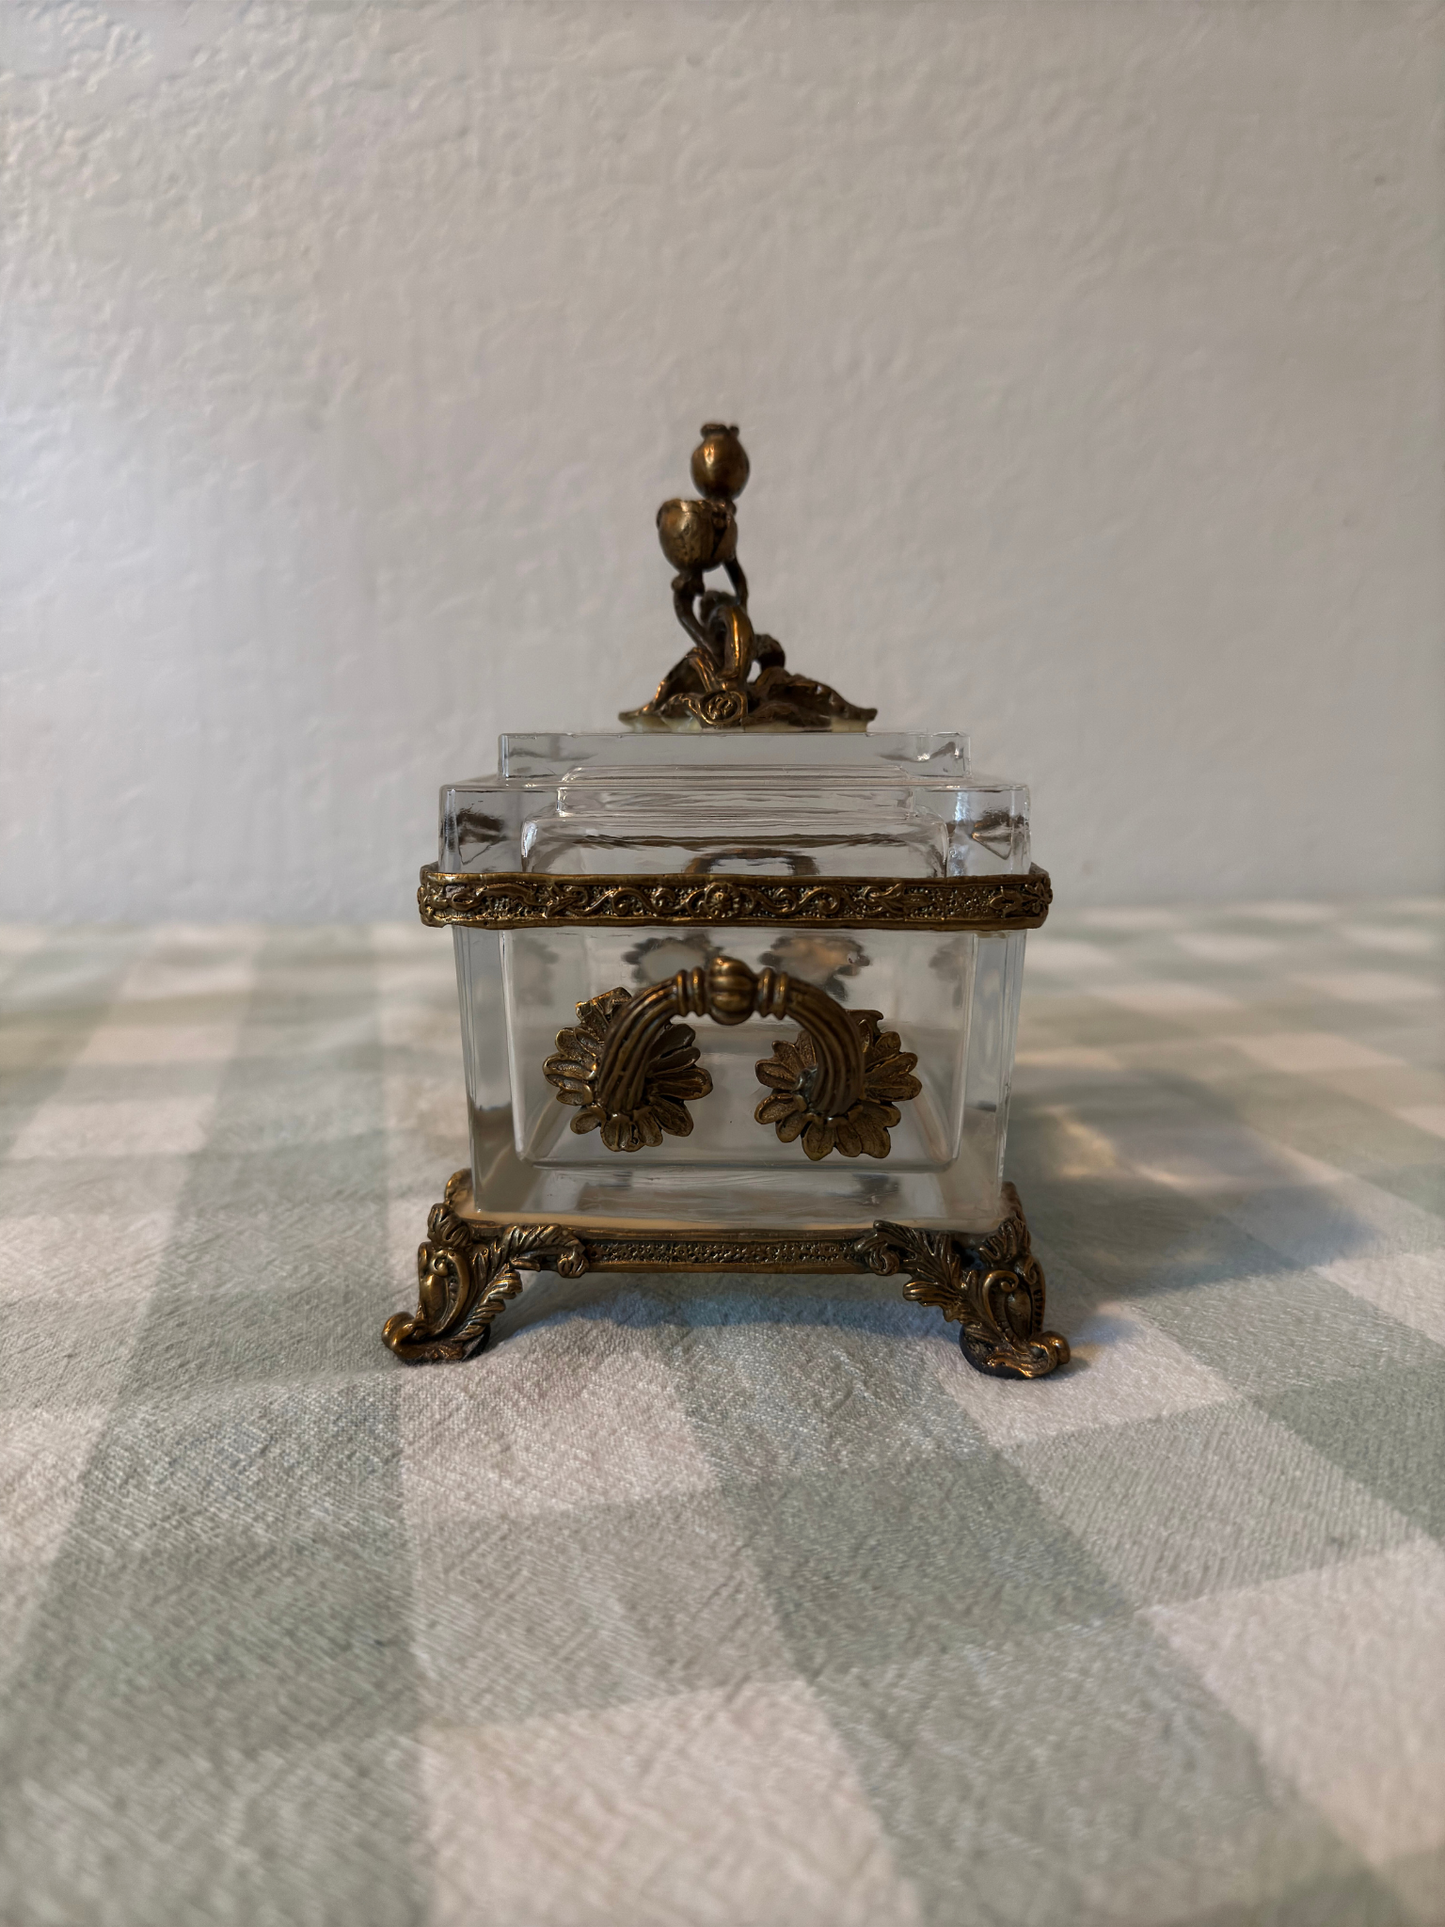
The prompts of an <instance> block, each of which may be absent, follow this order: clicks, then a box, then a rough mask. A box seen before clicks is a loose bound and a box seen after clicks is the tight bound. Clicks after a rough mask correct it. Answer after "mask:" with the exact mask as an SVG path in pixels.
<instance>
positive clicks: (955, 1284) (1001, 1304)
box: [859, 1184, 1069, 1378]
mask: <svg viewBox="0 0 1445 1927" xmlns="http://www.w3.org/2000/svg"><path fill="white" fill-rule="evenodd" d="M1003 1194H1004V1197H1005V1198H1006V1199H1007V1200H1008V1203H1009V1205H1010V1207H1011V1209H1010V1212H1009V1215H1008V1217H1006V1218H1005V1219H1004V1221H1003V1223H1002V1224H1001V1225H999V1227H998V1229H997V1230H996V1231H993V1232H991V1233H990V1234H989V1236H988V1237H987V1238H984V1239H981V1240H980V1239H975V1238H970V1237H968V1236H966V1235H965V1234H963V1233H961V1232H957V1231H916V1230H914V1229H913V1227H912V1226H910V1225H903V1224H888V1223H886V1222H882V1221H880V1222H879V1223H878V1224H876V1225H875V1226H874V1227H873V1231H872V1233H871V1235H870V1236H869V1237H867V1238H864V1239H862V1240H860V1246H859V1249H860V1252H861V1253H862V1254H863V1255H864V1259H865V1262H866V1263H867V1264H868V1266H869V1267H870V1269H871V1270H873V1271H876V1272H877V1273H878V1274H879V1275H880V1276H881V1277H889V1276H891V1275H892V1274H893V1273H894V1272H897V1271H900V1270H902V1271H907V1272H909V1273H910V1274H911V1276H910V1277H909V1280H908V1283H907V1284H906V1285H905V1286H904V1287H903V1293H904V1296H905V1297H907V1298H911V1299H912V1300H913V1302H914V1303H915V1304H916V1305H936V1306H937V1307H938V1309H939V1310H940V1311H941V1312H942V1313H943V1315H944V1317H945V1318H946V1319H947V1320H948V1321H949V1323H950V1324H956V1325H957V1326H958V1327H959V1333H958V1342H959V1344H960V1345H961V1346H962V1347H963V1355H964V1357H965V1358H966V1359H967V1360H968V1362H969V1364H970V1365H972V1366H974V1367H975V1368H976V1369H977V1370H978V1371H980V1372H985V1373H987V1374H989V1375H990V1376H991V1377H994V1378H1044V1377H1046V1376H1047V1375H1048V1374H1049V1373H1050V1372H1052V1371H1054V1370H1055V1369H1056V1368H1057V1367H1058V1366H1060V1365H1066V1364H1067V1363H1068V1359H1069V1345H1068V1340H1067V1339H1065V1338H1063V1337H1061V1336H1060V1334H1059V1333H1058V1332H1048V1331H1045V1330H1044V1329H1043V1323H1044V1272H1043V1267H1042V1265H1040V1263H1039V1261H1038V1259H1037V1258H1035V1257H1034V1255H1033V1252H1032V1251H1031V1250H1030V1248H1029V1227H1028V1223H1027V1221H1026V1220H1025V1218H1024V1212H1023V1206H1022V1204H1020V1202H1019V1194H1018V1192H1017V1191H1015V1189H1014V1187H1013V1186H1012V1185H1011V1184H1006V1185H1004V1187H1003Z"/></svg>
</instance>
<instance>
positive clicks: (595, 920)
mask: <svg viewBox="0 0 1445 1927" xmlns="http://www.w3.org/2000/svg"><path fill="white" fill-rule="evenodd" d="M1052 900H1053V891H1052V889H1051V887H1050V884H1049V873H1048V871H1047V870H1041V869H1040V868H1039V866H1038V865H1037V864H1034V865H1033V866H1032V867H1031V868H1030V870H1029V872H1028V874H1027V875H1026V876H1025V875H1022V874H1019V875H1011V876H991V877H740V876H686V875H682V874H680V873H676V872H663V873H660V874H657V875H651V876H622V875H610V876H532V875H528V874H526V873H524V872H520V871H499V870H492V871H472V870H441V869H438V868H437V866H436V864H434V863H428V864H427V865H426V866H425V868H424V869H423V870H422V873H421V888H420V889H419V890H418V891H417V905H418V908H419V909H420V911H421V920H422V922H423V923H428V924H432V925H434V926H437V927H441V926H444V925H446V924H460V925H463V926H466V927H470V928H472V929H478V930H531V929H537V928H541V927H550V928H554V929H555V928H557V927H558V926H561V925H566V924H576V925H584V926H586V925H608V924H610V925H620V926H624V927H625V926H628V925H638V924H700V925H713V926H716V925H722V924H734V925H739V924H755V925H767V924H793V925H802V926H810V925H814V926H820V927H827V928H829V929H834V930H973V931H980V932H1001V931H1009V930H1037V929H1038V928H1039V926H1040V924H1042V922H1043V921H1044V919H1045V917H1047V915H1048V914H1049V904H1050V903H1051V902H1052Z"/></svg>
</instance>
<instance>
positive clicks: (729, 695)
mask: <svg viewBox="0 0 1445 1927" xmlns="http://www.w3.org/2000/svg"><path fill="white" fill-rule="evenodd" d="M702 432H703V440H702V443H701V445H700V446H699V448H698V449H697V450H696V451H695V452H694V454H693V458H692V473H693V479H694V482H695V484H696V485H697V487H698V489H699V495H700V499H696V500H678V501H671V502H665V503H664V504H663V506H662V508H661V509H660V510H659V511H658V530H659V535H660V538H661V541H662V547H663V551H664V553H665V554H666V556H667V557H668V560H669V561H670V562H671V563H672V564H673V567H674V568H675V569H676V571H677V574H676V576H675V577H674V580H673V585H672V588H673V604H674V609H675V612H676V615H677V618H678V620H679V622H680V623H681V625H682V627H683V629H684V630H685V632H686V633H687V636H688V640H689V643H690V645H691V646H690V648H689V649H688V652H687V654H686V655H685V656H684V657H683V658H682V659H681V661H679V662H678V663H677V664H676V665H675V666H674V667H673V668H672V669H671V670H670V671H669V672H668V674H667V676H665V677H664V679H663V681H662V683H661V685H660V687H659V688H658V690H657V693H656V695H655V696H654V697H653V698H652V700H651V701H650V702H648V703H646V704H644V705H643V706H642V707H641V708H640V709H637V710H632V711H628V712H626V713H624V715H623V716H622V717H621V719H620V720H621V721H622V722H623V723H624V724H626V725H627V727H626V729H625V730H624V731H618V732H611V733H599V734H595V735H528V736H516V735H512V736H503V737H502V739H501V742H500V745H499V756H498V767H497V773H496V774H495V775H490V776H482V777H477V778H473V779H470V780H468V781H465V782H458V783H453V784H449V785H447V786H446V787H445V788H444V789H443V790H442V797H441V849H440V855H439V861H438V862H437V863H436V864H435V865H428V866H427V867H426V869H424V870H423V872H422V885H421V890H420V893H419V901H420V905H421V913H422V917H423V920H424V921H425V922H427V923H430V924H434V925H449V926H451V928H452V930H453V936H454V941H455V945H456V959H457V982H458V988H459V993H460V998H461V1018H462V1040H463V1052H464V1056H465V1063H466V1084H467V1100H468V1113H469V1119H470V1134H471V1159H472V1162H471V1168H470V1170H468V1171H459V1172H458V1173H457V1174H456V1175H455V1176H454V1177H453V1178H452V1179H451V1181H450V1183H449V1184H448V1185H447V1187H446V1197H445V1200H444V1202H443V1203H441V1204H439V1205H437V1206H435V1207H434V1209H433V1211H432V1213H431V1219H430V1222H429V1224H428V1227H427V1239H426V1242H425V1243H424V1244H423V1245H422V1246H421V1249H420V1252H419V1254H418V1271H419V1276H420V1296H419V1303H418V1307H417V1311H416V1313H415V1314H414V1315H408V1314H401V1313H399V1314H397V1316H395V1317H393V1318H392V1319H390V1320H389V1321H388V1322H387V1326H386V1332H385V1337H386V1342H387V1343H388V1344H389V1345H390V1346H391V1348H392V1349H393V1351H395V1352H396V1353H397V1354H398V1356H399V1357H401V1358H403V1359H406V1360H408V1361H413V1362H416V1361H424V1360H442V1359H458V1358H465V1357H467V1356H469V1355H471V1354H472V1353H474V1352H477V1351H479V1350H480V1349H482V1348H483V1347H484V1346H485V1345H486V1344H487V1343H488V1342H489V1341H490V1340H492V1339H494V1338H495V1337H497V1336H500V1335H502V1333H503V1332H504V1331H505V1330H506V1329H508V1328H509V1327H510V1326H512V1325H514V1324H515V1323H517V1322H518V1321H519V1318H520V1317H521V1316H522V1315H523V1312H522V1307H520V1306H515V1305H514V1302H513V1301H514V1300H516V1299H517V1298H518V1297H519V1295H520V1294H521V1293H522V1291H523V1286H524V1283H525V1282H526V1280H527V1278H528V1277H529V1276H530V1275H532V1274H535V1273H539V1272H552V1273H554V1274H557V1275H558V1276H560V1277H561V1278H563V1279H576V1278H579V1277H581V1276H582V1275H583V1274H590V1273H597V1272H606V1271H716V1272H721V1273H727V1272H739V1271H781V1272H822V1273H827V1272H835V1273H842V1272H854V1273H873V1274H876V1275H878V1276H883V1277H887V1276H900V1277H902V1279H903V1281H904V1283H903V1289H904V1290H905V1292H906V1293H907V1295H908V1296H909V1297H910V1298H913V1299H915V1300H917V1301H919V1302H921V1303H924V1304H929V1305H934V1306H937V1307H938V1308H939V1309H940V1310H941V1311H942V1312H943V1313H944V1315H945V1317H946V1318H948V1319H950V1320H953V1321H954V1322H956V1323H957V1324H958V1325H959V1327H960V1342H961V1344H962V1347H963V1352H964V1356H965V1357H966V1358H967V1359H968V1360H969V1362H970V1363H971V1364H973V1365H974V1366H976V1367H977V1368H978V1369H979V1370H981V1371H986V1372H989V1373H991V1374H994V1375H998V1376H1005V1377H1015V1378H1034V1377H1039V1376H1042V1375H1043V1374H1045V1373H1047V1372H1050V1371H1053V1370H1054V1369H1055V1367H1056V1366H1058V1365H1059V1364H1061V1363H1063V1362H1064V1361H1065V1360H1067V1358H1068V1355H1069V1354H1068V1346H1067V1344H1066V1343H1065V1341H1064V1340H1063V1339H1062V1338H1061V1337H1060V1336H1059V1335H1058V1334H1057V1333H1053V1332H1049V1331H1046V1330H1045V1329H1044V1326H1043V1315H1044V1283H1043V1275H1042V1272H1041V1270H1040V1268H1039V1265H1038V1262H1037V1260H1036V1259H1035V1258H1034V1257H1033V1256H1032V1254H1031V1252H1030V1250H1029V1239H1028V1230H1027V1227H1026V1224H1025V1221H1024V1217H1023V1213H1022V1210H1021V1208H1020V1204H1019V1200H1018V1196H1017V1194H1016V1192H1015V1191H1014V1190H1013V1187H1012V1186H1011V1185H1008V1184H1006V1183H1005V1182H1004V1178H1003V1157H1004V1143H1005V1135H1006V1130H1007V1122H1008V1100H1009V1083H1010V1079H1011V1076H1012V1070H1013V1054H1014V1038H1015V1033H1016V1029H1017V1023H1018V1008H1019V994H1020V990H1021V987H1022V979H1023V960H1024V942H1025V935H1026V932H1027V931H1029V930H1031V929H1036V928H1037V927H1038V926H1039V925H1040V924H1041V923H1042V922H1043V921H1044V918H1045V916H1046V915H1047V913H1048V907H1049V895H1050V893H1049V880H1048V877H1047V875H1046V874H1045V872H1044V871H1042V870H1040V869H1038V868H1037V867H1036V866H1034V865H1033V864H1032V862H1031V854H1030V845H1029V815H1028V791H1027V790H1026V789H1025V788H1024V787H1023V786H1022V785H1020V784H1017V783H1012V782H1006V781H1002V780H999V779H997V778H993V777H984V776H976V775H974V774H973V772H972V770H971V769H970V766H969V758H968V741H967V738H966V737H965V736H963V735H961V734H959V733H957V732H943V733H939V734H934V735H921V734H907V733H889V732H879V731H874V730H872V729H870V728H869V727H868V725H869V724H870V723H871V722H872V720H873V717H874V715H875V712H874V711H873V710H871V709H860V708H859V707H857V706H856V705H854V704H852V703H849V702H846V701H845V700H844V699H843V698H842V697H841V696H839V695H838V693H837V692H836V691H835V690H833V689H830V688H829V687H828V686H827V685H826V684H825V683H819V682H815V681H814V680H812V679H811V678H809V677H806V676H801V675H798V674H796V673H794V672H793V671H790V670H789V669H788V668H787V665H786V659H785V656H784V653H783V650H782V649H781V648H780V646H779V645H778V643H777V642H776V641H774V640H773V638H772V637H770V636H766V635H762V634H759V633H758V632H757V631H756V630H755V629H754V628H753V625H752V621H751V617H750V615H749V612H748V584H747V579H746V577H745V576H744V574H743V572H742V569H741V567H740V566H739V564H738V560H737V522H736V515H735V511H734V506H733V503H734V498H735V497H736V496H737V495H738V494H739V493H740V492H741V489H742V487H743V485H744V483H745V482H746V480H747V478H748V460H747V456H746V454H745V453H744V451H743V448H742V444H741V443H740V441H739V440H738V438H737V431H736V429H734V428H730V427H727V426H725V425H723V424H719V423H707V424H705V425H704V428H703V431H702ZM719 568H720V569H722V570H723V571H724V572H725V575H726V577H727V580H728V582H729V588H728V589H727V590H725V591H723V590H710V589H708V588H707V586H706V582H705V578H706V575H707V574H708V572H710V571H712V570H714V569H719ZM532 1295H534V1296H535V1293H534V1294H532ZM556 1302H558V1301H557V1299H556V1294H555V1293H553V1294H550V1295H549V1296H548V1308H551V1306H552V1305H553V1304H555V1303H556Z"/></svg>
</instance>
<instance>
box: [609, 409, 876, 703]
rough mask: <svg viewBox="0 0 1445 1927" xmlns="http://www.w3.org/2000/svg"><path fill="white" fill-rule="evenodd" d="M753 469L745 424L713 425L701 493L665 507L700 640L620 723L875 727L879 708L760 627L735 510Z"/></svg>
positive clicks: (682, 607) (689, 628) (679, 597)
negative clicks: (818, 677) (811, 669)
mask: <svg viewBox="0 0 1445 1927" xmlns="http://www.w3.org/2000/svg"><path fill="white" fill-rule="evenodd" d="M750 472H751V465H750V463H749V461H748V457H747V451H746V450H745V449H744V447H743V445H742V443H741V442H740V441H739V440H738V431H737V429H736V428H735V427H731V426H729V425H728V424H727V423H726V422H704V423H703V425H702V441H701V442H700V443H699V445H698V446H697V447H696V448H695V449H694V450H693V453H692V479H693V485H694V487H695V488H696V489H697V490H698V491H699V494H700V496H701V500H683V499H677V500H673V501H670V502H664V503H663V505H662V507H661V508H660V509H659V510H658V511H657V536H658V540H659V541H660V542H661V544H662V552H663V554H664V555H665V556H666V557H667V559H668V561H669V562H670V563H671V564H672V566H673V568H674V569H676V570H677V574H676V575H675V576H674V577H673V579H672V606H673V611H674V613H675V614H676V616H677V619H678V621H679V622H680V623H681V624H682V627H683V628H684V629H685V630H686V632H687V635H688V638H689V640H690V641H691V643H692V647H691V649H689V650H688V652H687V654H686V655H685V656H684V657H683V658H682V660H681V662H677V663H674V664H673V666H672V668H671V669H669V670H668V672H667V674H666V675H665V676H664V677H663V679H662V681H661V682H660V683H659V684H658V687H657V693H656V695H655V696H654V697H653V698H652V701H651V702H649V703H644V704H643V705H642V707H641V708H640V709H627V710H624V711H623V712H622V715H621V717H620V719H619V720H620V721H622V722H624V723H630V724H631V725H632V727H633V728H634V729H866V728H867V727H868V725H869V723H871V722H872V720H873V718H874V717H875V716H876V715H877V714H878V711H877V710H876V709H860V708H859V707H858V705H857V704H856V703H850V702H847V701H845V700H844V698H843V697H842V696H840V695H839V694H838V692H837V690H836V689H830V688H829V687H828V685H827V683H825V682H814V681H813V680H812V678H811V677H809V676H797V675H794V674H792V672H791V671H790V670H789V669H788V668H787V667H786V662H787V658H786V656H785V655H784V653H783V646H782V644H781V643H780V642H778V641H777V639H776V638H775V637H773V636H763V635H759V634H758V632H757V631H756V630H755V629H754V628H753V624H752V618H751V617H750V616H749V614H748V579H747V577H746V576H745V575H744V574H743V570H742V564H741V563H740V562H739V561H738V522H737V514H736V512H735V510H734V508H733V502H734V499H735V498H736V497H737V496H739V495H741V494H742V492H743V490H744V489H745V488H746V487H747V481H748V475H749V473H750ZM711 569H722V570H723V571H724V572H725V574H726V575H727V578H728V581H729V582H730V583H731V584H732V591H731V593H728V592H727V591H725V590H719V589H709V588H707V587H706V585H705V581H704V578H705V576H706V575H707V573H708V571H709V570H711ZM755 672H756V673H755Z"/></svg>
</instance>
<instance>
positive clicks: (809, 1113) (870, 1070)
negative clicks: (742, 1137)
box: [753, 1010, 923, 1163]
mask: <svg viewBox="0 0 1445 1927" xmlns="http://www.w3.org/2000/svg"><path fill="white" fill-rule="evenodd" d="M848 1014H849V1015H850V1016H851V1017H852V1019H853V1021H854V1022H855V1023H856V1024H857V1025H858V1027H859V1029H860V1030H861V1031H862V1033H863V1036H864V1039H865V1044H864V1049H863V1089H862V1093H861V1095H859V1096H858V1097H856V1098H855V1099H854V1101H853V1102H852V1103H851V1104H850V1105H849V1106H848V1108H847V1109H846V1110H845V1111H840V1112H838V1113H836V1114H833V1115H829V1114H827V1113H825V1112H823V1111H822V1110H820V1109H819V1108H818V1107H817V1105H816V1103H815V1101H814V1098H815V1092H816V1087H817V1081H818V1053H817V1051H816V1050H815V1049H814V1047H813V1040H812V1037H811V1036H810V1035H809V1033H808V1032H807V1031H806V1030H803V1031H799V1033H798V1035H797V1036H796V1037H792V1038H781V1039H780V1040H779V1041H778V1042H777V1043H776V1044H774V1046H773V1051H772V1055H771V1057H765V1058H764V1059H763V1060H762V1062H761V1063H759V1064H758V1066H757V1073H758V1082H759V1083H760V1084H766V1085H767V1086H768V1088H769V1090H770V1091H771V1092H772V1093H773V1094H772V1096H771V1097H765V1098H764V1099H763V1101H762V1103H761V1104H759V1106H758V1108H757V1110H756V1111H755V1112H754V1113H753V1115H754V1116H755V1117H756V1119H757V1121H758V1123H759V1124H771V1125H772V1126H773V1128H774V1129H775V1130H776V1132H777V1134H778V1138H779V1140H780V1142H782V1143H783V1144H792V1143H793V1142H794V1141H795V1140H796V1139H798V1138H801V1139H802V1140H803V1149H804V1151H806V1152H807V1154H808V1156H809V1157H810V1158H812V1159H813V1161H814V1162H815V1163H816V1162H817V1161H818V1160H819V1159H820V1158H825V1157H827V1155H828V1153H829V1152H830V1151H833V1150H837V1151H840V1152H841V1153H842V1154H843V1156H844V1157H845V1158H856V1157H858V1156H859V1155H860V1153H861V1154H863V1155H865V1156H867V1157H870V1158H886V1157H887V1155H888V1153H889V1150H890V1149H891V1148H892V1141H891V1139H890V1138H889V1136H888V1133H889V1131H890V1130H891V1129H892V1127H893V1126H894V1125H895V1124H897V1123H899V1122H901V1119H902V1113H901V1112H900V1111H899V1109H898V1105H899V1104H900V1103H904V1102H906V1101H907V1100H908V1099H909V1098H913V1097H917V1095H918V1093H919V1092H920V1091H921V1090H922V1089H923V1086H922V1085H921V1084H920V1083H919V1081H918V1079H917V1078H916V1077H915V1076H914V1075H913V1067H914V1065H915V1064H916V1063H917V1062H918V1057H917V1054H916V1052H914V1051H907V1050H904V1049H902V1047H901V1044H900V1041H899V1036H898V1033H897V1031H896V1030H882V1029H880V1024H881V1022H882V1013H881V1012H880V1011H876V1010H858V1011H850V1012H849V1013H848Z"/></svg>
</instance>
